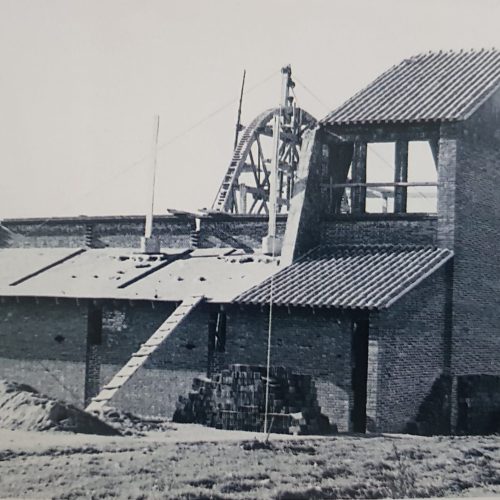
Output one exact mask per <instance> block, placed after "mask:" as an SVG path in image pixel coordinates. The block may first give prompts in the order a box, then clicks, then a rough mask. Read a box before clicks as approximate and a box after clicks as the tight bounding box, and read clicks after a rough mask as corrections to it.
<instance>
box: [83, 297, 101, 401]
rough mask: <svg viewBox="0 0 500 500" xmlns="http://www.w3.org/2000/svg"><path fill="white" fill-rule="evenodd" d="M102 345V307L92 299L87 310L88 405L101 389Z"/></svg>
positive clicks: (86, 394) (86, 396)
mask: <svg viewBox="0 0 500 500" xmlns="http://www.w3.org/2000/svg"><path fill="white" fill-rule="evenodd" d="M101 345H102V308H101V307H99V306H96V305H95V304H94V302H92V301H90V302H89V305H88V312H87V354H86V359H85V396H84V405H85V406H87V405H88V404H89V403H90V401H91V399H92V398H93V397H94V396H97V394H98V393H99V389H100V377H101Z"/></svg>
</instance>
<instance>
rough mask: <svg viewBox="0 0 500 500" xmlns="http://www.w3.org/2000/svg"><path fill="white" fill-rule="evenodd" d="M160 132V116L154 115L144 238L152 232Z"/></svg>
mask: <svg viewBox="0 0 500 500" xmlns="http://www.w3.org/2000/svg"><path fill="white" fill-rule="evenodd" d="M159 133H160V117H159V116H158V115H155V117H154V121H153V161H152V165H151V168H152V172H151V191H150V199H151V207H150V210H149V212H148V213H146V228H145V230H144V236H145V237H146V238H151V234H152V232H153V211H154V206H155V182H156V157H157V152H158V135H159Z"/></svg>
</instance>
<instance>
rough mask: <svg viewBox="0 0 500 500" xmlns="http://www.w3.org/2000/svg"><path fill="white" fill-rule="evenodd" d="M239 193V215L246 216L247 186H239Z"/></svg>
mask: <svg viewBox="0 0 500 500" xmlns="http://www.w3.org/2000/svg"><path fill="white" fill-rule="evenodd" d="M239 188H240V189H239V191H240V207H239V209H240V213H242V214H246V213H247V186H246V184H240V186H239Z"/></svg>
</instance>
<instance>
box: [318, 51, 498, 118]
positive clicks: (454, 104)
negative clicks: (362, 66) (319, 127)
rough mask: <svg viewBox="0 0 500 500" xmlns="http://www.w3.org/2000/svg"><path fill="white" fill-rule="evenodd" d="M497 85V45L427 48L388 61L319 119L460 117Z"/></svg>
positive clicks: (475, 107)
mask: <svg viewBox="0 0 500 500" xmlns="http://www.w3.org/2000/svg"><path fill="white" fill-rule="evenodd" d="M499 85H500V51H499V50H496V49H488V50H485V49H482V50H468V51H459V52H456V51H448V52H428V53H425V54H420V55H417V56H414V57H411V58H410V59H405V60H404V61H402V62H401V63H400V64H397V65H396V66H393V67H392V68H390V69H389V70H387V71H386V72H385V73H383V74H382V75H380V76H379V77H378V78H377V79H376V80H374V81H373V82H372V83H370V85H368V86H367V87H366V88H365V89H363V90H361V91H360V92H359V93H357V94H355V95H354V96H353V97H352V98H351V99H349V100H348V101H346V102H345V103H344V104H342V105H341V106H340V107H338V108H337V109H335V110H334V111H332V112H331V113H330V114H329V115H327V116H326V118H324V119H323V120H321V123H327V124H330V125H349V124H368V123H393V122H422V121H455V120H463V119H465V118H467V117H468V116H470V114H471V113H472V112H473V111H475V110H476V109H477V107H478V106H479V105H480V104H482V103H483V102H484V101H485V99H487V98H488V97H489V96H490V95H491V93H492V92H494V91H495V90H496V89H497V88H498V86H499Z"/></svg>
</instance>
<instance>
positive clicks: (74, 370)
mask: <svg viewBox="0 0 500 500" xmlns="http://www.w3.org/2000/svg"><path fill="white" fill-rule="evenodd" d="M173 307H174V306H173V305H167V304H156V305H155V309H153V308H152V307H151V304H150V303H135V306H133V307H131V306H130V305H129V304H128V303H127V304H121V305H120V304H116V305H113V306H111V305H105V306H104V310H103V343H102V345H101V347H100V349H99V356H100V358H101V360H102V363H103V365H102V366H101V384H105V383H106V382H108V381H109V380H110V379H111V377H112V376H113V375H114V373H116V372H117V371H118V370H119V368H120V367H121V366H122V365H123V364H124V363H125V362H126V361H127V360H128V359H129V357H130V355H131V354H132V353H133V352H135V351H136V350H137V348H138V347H139V345H140V343H141V342H144V341H145V340H146V339H147V338H148V337H149V336H150V335H151V334H152V333H153V332H154V331H155V329H156V328H157V327H158V326H159V325H160V324H161V323H162V322H163V320H164V319H165V318H166V317H167V316H168V315H169V314H170V313H171V312H172V310H173ZM86 334H87V306H86V304H80V305H77V304H76V303H75V302H74V301H64V300H61V301H59V304H56V303H55V301H54V300H46V299H45V300H40V301H39V303H38V304H37V303H36V302H35V301H34V300H24V301H21V302H19V303H16V302H14V301H9V302H8V303H5V304H2V305H0V378H5V379H11V380H17V381H19V382H24V383H27V384H30V385H32V386H34V387H35V388H36V389H38V390H40V391H42V392H44V393H46V394H49V395H52V396H54V397H57V398H62V399H64V400H66V401H70V402H73V403H75V404H78V405H81V404H82V402H83V394H84V380H85V358H86V352H87V349H86ZM207 362H208V361H207V312H206V311H205V310H203V309H201V310H200V311H195V312H194V313H193V315H192V316H191V317H190V319H189V322H187V323H186V324H185V325H182V326H181V327H180V328H179V329H178V330H176V331H175V332H174V334H173V335H172V336H171V337H170V338H169V339H168V340H167V342H165V344H164V345H163V346H162V347H161V348H160V349H159V350H158V352H157V353H155V355H154V356H153V357H152V358H151V360H150V361H149V362H148V363H147V364H146V366H145V368H144V369H142V370H140V371H139V372H138V373H137V375H136V376H135V377H134V378H133V379H132V380H131V381H130V383H129V384H128V385H127V386H126V388H125V390H124V391H122V393H121V394H120V395H119V396H118V397H117V398H116V400H113V404H114V405H116V406H121V407H123V408H126V409H128V410H132V411H136V412H138V413H143V414H144V413H146V414H151V415H154V414H164V415H171V414H172V413H173V410H174V408H175V401H176V400H177V398H178V396H179V395H180V394H185V392H186V390H187V388H189V386H190V384H191V382H192V379H193V377H194V376H196V375H200V374H202V373H204V372H205V371H206V366H207ZM94 368H95V367H94Z"/></svg>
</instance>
